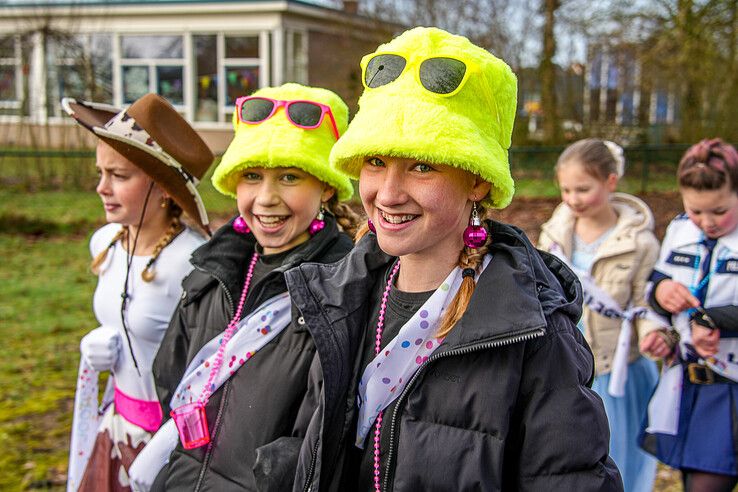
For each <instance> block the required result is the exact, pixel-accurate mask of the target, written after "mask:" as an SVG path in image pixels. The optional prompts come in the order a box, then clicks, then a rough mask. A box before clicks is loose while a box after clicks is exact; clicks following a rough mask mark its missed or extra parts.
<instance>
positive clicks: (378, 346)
mask: <svg viewBox="0 0 738 492" xmlns="http://www.w3.org/2000/svg"><path fill="white" fill-rule="evenodd" d="M398 270H400V260H399V259H398V260H397V263H395V266H394V268H392V272H391V273H390V275H389V278H388V279H387V286H386V287H385V288H384V294H383V295H382V305H381V307H380V308H379V320H378V321H377V338H376V341H375V342H374V355H379V353H380V352H381V351H382V331H383V330H384V313H385V312H386V311H387V299H388V298H389V293H390V289H392V282H393V281H394V279H395V276H396V275H397V272H398ZM383 414H384V412H383V411H382V412H379V414H378V415H377V420H376V422H375V424H374V490H375V491H376V492H381V490H382V489H381V487H380V485H379V474H380V467H381V460H380V459H379V448H380V435H381V432H382V415H383Z"/></svg>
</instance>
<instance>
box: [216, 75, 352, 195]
mask: <svg viewBox="0 0 738 492" xmlns="http://www.w3.org/2000/svg"><path fill="white" fill-rule="evenodd" d="M248 101H249V102H243V103H242V104H241V105H238V107H237V108H236V111H234V114H233V128H234V130H235V135H234V137H233V140H232V141H231V143H230V145H228V148H227V149H226V151H225V153H224V154H223V158H222V159H221V161H220V164H218V167H216V168H215V172H214V173H213V178H212V181H213V186H215V188H216V189H217V190H218V191H220V192H221V193H223V194H224V195H229V196H232V197H234V198H235V196H236V185H237V184H238V180H239V179H240V175H241V173H242V171H243V170H245V169H247V168H250V167H269V168H271V167H298V168H300V169H302V170H304V171H305V172H308V173H310V174H312V175H313V176H315V177H316V178H318V179H319V180H321V181H323V182H324V183H327V184H329V185H330V186H332V187H334V188H335V189H336V191H337V193H338V199H339V200H347V199H349V198H351V195H353V187H352V185H351V181H350V180H349V178H348V177H347V176H345V175H344V174H343V173H341V172H339V171H337V170H336V169H335V168H333V167H332V166H331V165H330V164H329V160H328V156H329V155H330V152H331V148H332V147H333V145H334V144H335V143H336V139H337V138H338V135H341V134H343V132H344V131H345V130H346V127H347V126H348V107H347V106H346V103H344V102H343V100H342V99H341V98H340V97H339V96H338V95H337V94H335V93H333V92H331V91H329V90H327V89H321V88H317V87H306V86H304V85H300V84H293V83H290V84H284V85H282V86H279V87H265V88H263V89H260V90H258V91H256V92H255V93H253V94H252V95H251V96H250V97H249V98H248ZM298 101H299V102H313V103H318V104H317V108H316V106H315V105H313V106H311V105H305V104H297V103H296V102H298ZM291 102H295V103H292V104H291ZM244 105H245V107H246V108H247V111H246V112H249V111H251V112H249V114H246V113H244V114H245V115H246V116H245V117H246V118H253V119H252V120H248V119H247V121H249V123H244V121H242V120H241V118H240V117H239V114H238V112H239V109H240V108H241V107H242V106H244ZM249 105H252V106H249ZM270 105H271V106H270ZM321 106H322V108H321ZM313 110H314V111H313ZM254 115H256V116H254ZM262 118H263V119H262ZM256 120H258V121H256ZM250 121H254V122H253V123H250ZM298 124H299V125H301V126H298Z"/></svg>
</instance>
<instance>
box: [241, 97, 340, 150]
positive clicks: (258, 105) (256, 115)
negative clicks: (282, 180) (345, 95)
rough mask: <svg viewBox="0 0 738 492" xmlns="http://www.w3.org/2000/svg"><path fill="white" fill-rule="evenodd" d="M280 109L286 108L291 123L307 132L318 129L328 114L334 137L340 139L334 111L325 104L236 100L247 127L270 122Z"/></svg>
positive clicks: (256, 98)
mask: <svg viewBox="0 0 738 492" xmlns="http://www.w3.org/2000/svg"><path fill="white" fill-rule="evenodd" d="M280 107H284V112H285V114H286V115H287V120H289V122H290V123H292V124H293V125H295V126H296V127H297V128H303V129H305V130H312V129H315V128H318V127H319V126H320V125H321V124H322V123H323V118H324V117H325V115H326V114H327V115H328V118H329V119H330V121H331V128H333V135H334V136H335V137H336V140H338V137H340V135H339V133H338V126H337V125H336V119H335V118H334V117H333V111H331V108H330V106H326V105H325V104H321V103H318V102H315V101H280V100H278V99H271V98H268V97H261V96H242V97H239V98H238V99H236V114H238V120H239V121H240V122H241V123H246V124H247V125H258V124H259V123H262V122H264V121H266V120H268V119H269V118H271V117H272V116H274V113H276V112H277V108H280Z"/></svg>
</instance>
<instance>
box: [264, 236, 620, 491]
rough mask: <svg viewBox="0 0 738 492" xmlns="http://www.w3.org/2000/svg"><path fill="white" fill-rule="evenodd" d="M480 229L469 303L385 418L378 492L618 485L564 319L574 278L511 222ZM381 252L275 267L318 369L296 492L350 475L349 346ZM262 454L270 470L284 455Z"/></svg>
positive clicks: (601, 420)
mask: <svg viewBox="0 0 738 492" xmlns="http://www.w3.org/2000/svg"><path fill="white" fill-rule="evenodd" d="M489 227H490V230H491V233H492V238H493V239H492V240H493V242H492V245H491V247H490V253H491V254H492V255H493V259H492V262H491V263H490V265H489V267H488V268H487V269H486V270H485V272H484V273H483V274H482V276H481V278H480V280H479V283H478V285H477V288H476V290H475V293H474V295H473V297H472V299H471V302H470V304H469V307H468V309H467V312H466V313H465V315H464V316H463V317H462V319H461V320H460V321H459V323H458V324H457V325H456V327H455V328H454V329H453V330H452V332H451V333H450V334H449V335H448V336H447V337H446V339H445V340H444V341H443V343H442V345H441V346H440V348H438V349H437V350H436V352H435V353H434V354H433V355H432V357H430V358H429V359H428V361H427V363H424V364H423V365H422V366H421V368H420V369H419V371H418V372H417V373H416V375H415V377H414V378H413V379H412V380H411V381H410V383H409V384H408V385H407V387H406V389H405V390H404V391H403V393H402V394H401V395H400V396H399V398H398V400H397V406H396V410H395V412H394V413H393V414H388V415H385V417H384V427H385V429H386V430H389V431H390V432H391V433H392V434H391V435H392V436H393V437H392V439H391V445H390V449H388V450H383V452H384V453H386V456H387V458H386V461H385V462H383V463H386V464H387V465H388V466H387V472H386V473H385V474H384V475H383V476H382V490H388V491H389V490H398V491H399V490H401V491H419V490H423V491H429V490H454V491H462V490H484V491H499V490H506V491H508V490H541V491H546V492H550V491H554V490H556V491H558V490H561V491H573V490H576V491H580V490H581V491H585V490H586V491H617V490H622V482H621V479H620V475H619V473H618V470H617V468H616V467H615V465H614V463H613V461H612V460H611V459H610V458H609V457H608V440H609V430H608V423H607V417H606V416H605V411H604V408H603V405H602V402H601V400H600V399H599V397H598V396H597V395H596V394H595V393H594V392H593V391H592V390H591V389H590V388H589V385H590V384H591V381H592V378H593V366H594V362H593V357H592V353H591V351H590V350H589V348H588V346H587V344H586V342H585V341H584V339H583V337H582V336H581V334H580V332H579V330H577V328H576V326H575V322H576V320H577V319H578V318H579V316H580V314H581V287H580V285H579V282H578V281H577V280H576V277H575V276H574V274H573V273H572V272H571V271H570V270H569V269H568V268H567V267H566V266H564V265H563V264H562V263H561V262H560V261H558V260H557V259H556V258H555V257H553V256H550V255H548V254H545V253H539V252H537V251H536V250H535V249H534V248H533V247H532V246H531V244H530V242H529V241H528V240H527V238H526V237H525V236H524V235H523V234H522V233H521V232H520V231H519V230H518V229H516V228H513V227H511V226H508V225H503V224H499V223H494V222H490V224H489ZM391 261H393V258H390V257H388V256H387V255H385V254H384V253H383V252H382V251H381V250H380V249H379V247H378V246H377V243H376V237H375V236H374V235H369V236H367V237H365V238H364V239H362V240H361V241H360V242H359V243H358V244H357V246H356V247H355V249H354V250H353V251H352V252H351V253H350V254H349V255H348V256H347V257H346V258H345V259H344V260H343V261H341V262H338V263H335V264H332V265H315V264H303V265H301V266H299V267H298V268H295V269H293V270H290V271H289V272H287V274H286V276H287V283H288V285H289V289H290V294H291V296H292V299H293V303H294V304H295V305H296V306H297V307H298V309H299V310H300V311H301V313H302V315H303V317H304V319H305V321H306V323H307V325H308V328H309V330H310V331H311V333H312V334H313V338H314V341H315V344H316V347H317V352H318V356H319V360H320V365H321V366H322V372H321V373H320V384H322V388H321V389H322V398H321V401H320V405H319V406H318V410H317V411H316V412H315V414H314V415H313V418H312V420H311V422H310V426H309V428H308V434H307V437H306V438H305V439H304V440H303V443H302V446H301V449H300V453H299V461H298V464H297V474H296V481H295V484H294V489H293V490H295V491H300V490H312V491H323V490H340V489H341V484H342V483H343V484H344V486H345V484H346V483H351V477H348V479H347V477H341V476H340V470H342V469H343V466H344V459H345V454H346V453H345V450H346V447H347V446H351V445H353V439H354V435H355V431H356V429H355V426H354V425H352V424H353V422H354V413H355V412H356V405H355V394H356V381H357V379H358V377H359V371H360V368H359V367H357V365H358V364H357V363H356V360H358V359H360V357H356V354H357V353H358V350H359V349H360V347H361V346H362V344H363V337H364V335H365V333H366V325H367V320H368V319H370V317H371V313H369V312H368V306H370V305H371V304H372V303H371V299H369V293H371V292H372V291H373V286H374V285H375V282H377V279H378V276H379V275H381V274H382V273H383V272H385V271H386V269H387V267H388V265H389V263H390V262H391ZM386 430H384V429H383V432H385V431H386ZM269 447H274V446H267V448H269ZM262 453H263V455H268V456H270V458H271V460H272V462H271V463H263V464H262V465H265V466H266V465H268V467H270V468H279V467H280V466H281V463H280V460H285V461H287V462H289V461H290V458H288V455H287V454H286V453H284V454H281V455H280V453H279V452H278V451H275V452H273V453H272V452H270V453H267V452H266V450H265V449H262ZM292 459H293V458H292ZM342 481H343V482H342Z"/></svg>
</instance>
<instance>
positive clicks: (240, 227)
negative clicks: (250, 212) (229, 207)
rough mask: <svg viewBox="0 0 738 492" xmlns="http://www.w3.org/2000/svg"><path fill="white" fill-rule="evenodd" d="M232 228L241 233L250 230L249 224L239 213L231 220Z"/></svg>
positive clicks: (244, 233)
mask: <svg viewBox="0 0 738 492" xmlns="http://www.w3.org/2000/svg"><path fill="white" fill-rule="evenodd" d="M233 230H234V231H236V232H237V233H239V234H243V235H246V234H248V233H249V232H251V229H249V225H248V224H247V223H246V221H245V220H244V219H243V217H241V216H240V215H239V216H238V217H236V219H235V220H234V221H233Z"/></svg>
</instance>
